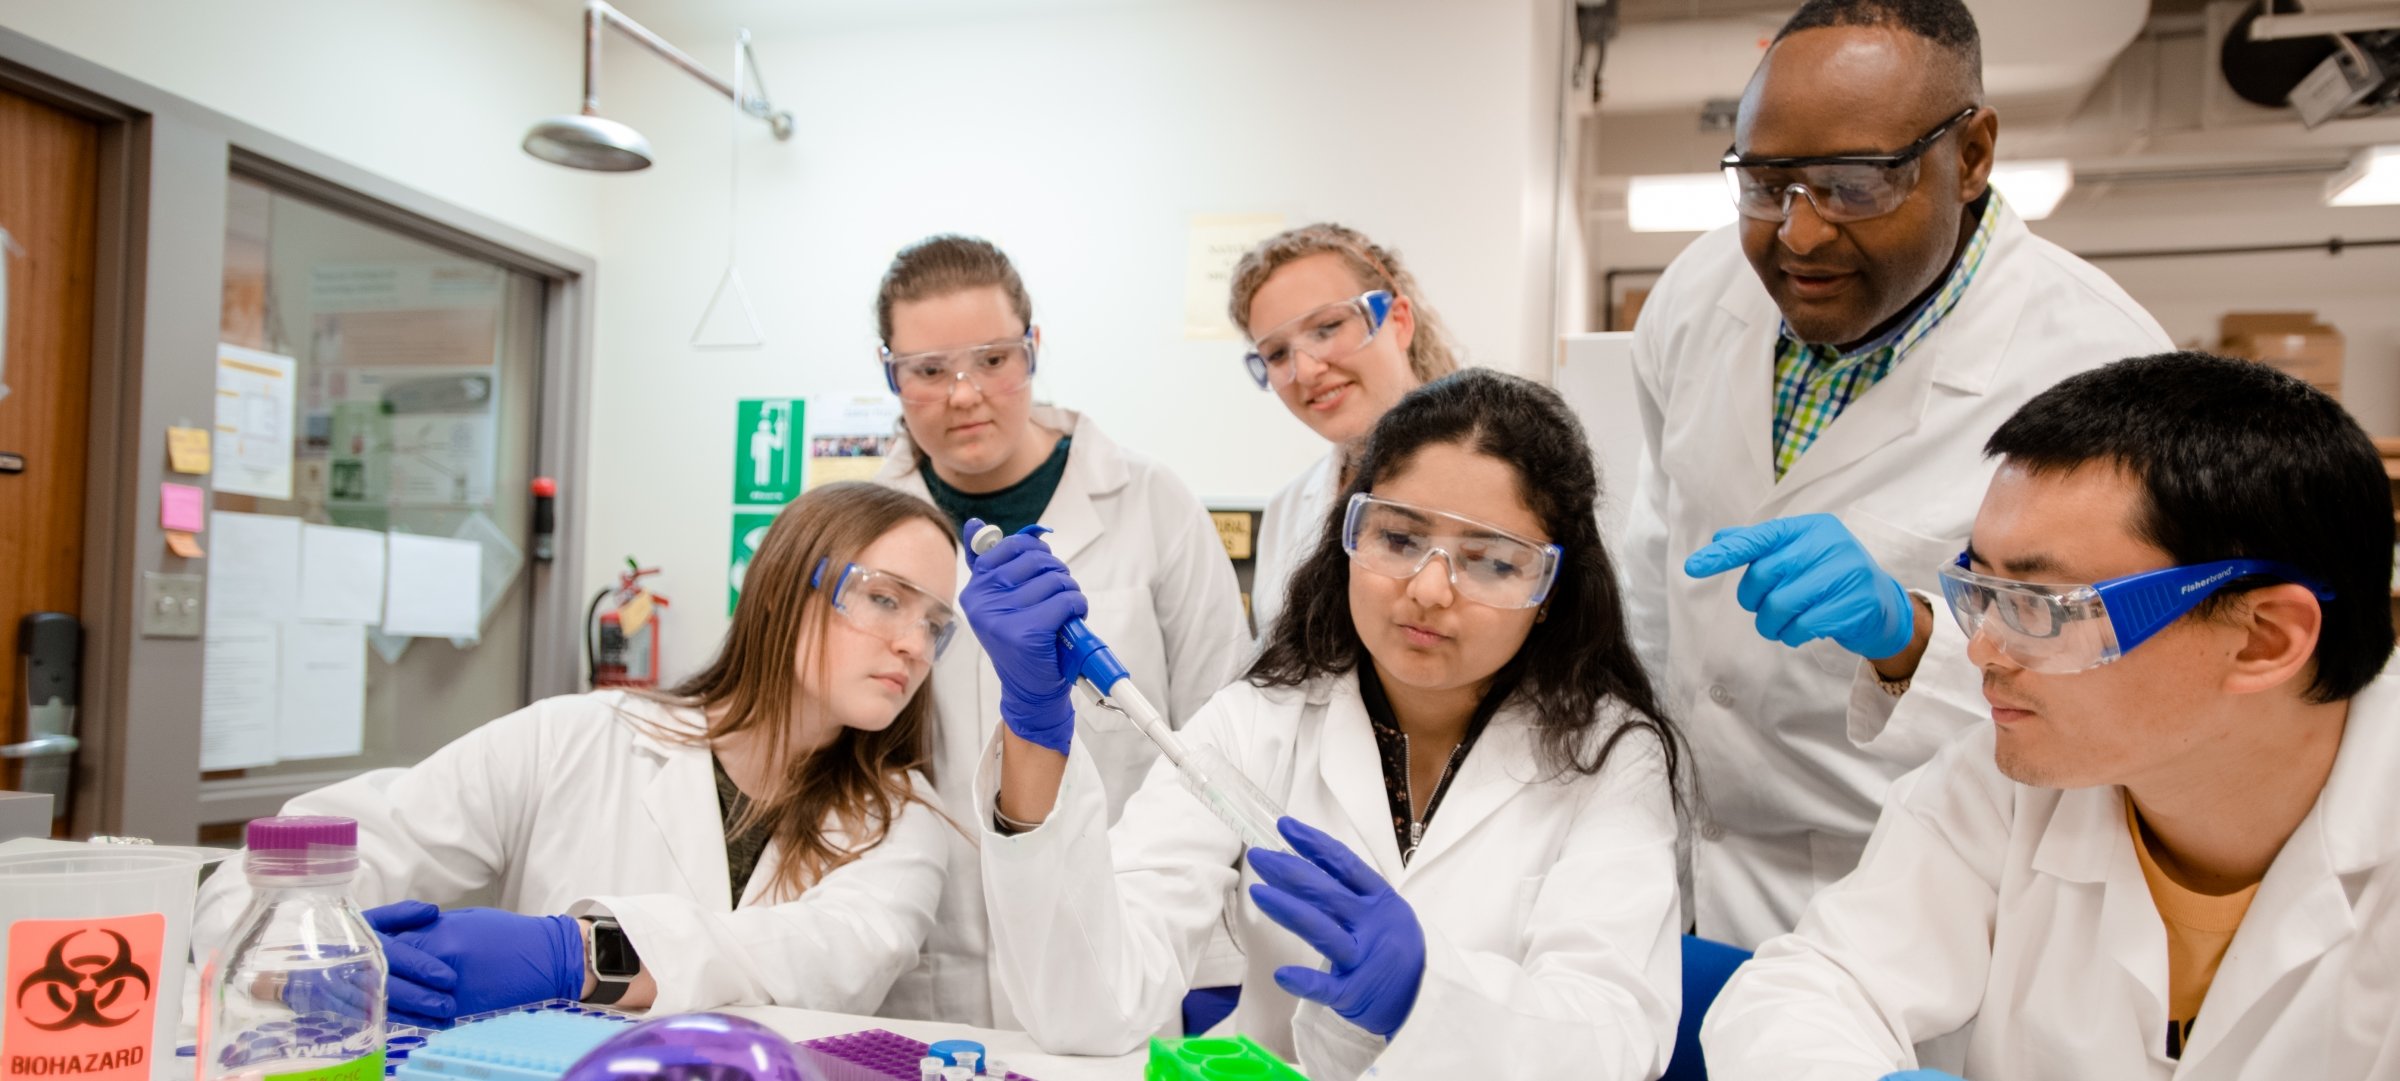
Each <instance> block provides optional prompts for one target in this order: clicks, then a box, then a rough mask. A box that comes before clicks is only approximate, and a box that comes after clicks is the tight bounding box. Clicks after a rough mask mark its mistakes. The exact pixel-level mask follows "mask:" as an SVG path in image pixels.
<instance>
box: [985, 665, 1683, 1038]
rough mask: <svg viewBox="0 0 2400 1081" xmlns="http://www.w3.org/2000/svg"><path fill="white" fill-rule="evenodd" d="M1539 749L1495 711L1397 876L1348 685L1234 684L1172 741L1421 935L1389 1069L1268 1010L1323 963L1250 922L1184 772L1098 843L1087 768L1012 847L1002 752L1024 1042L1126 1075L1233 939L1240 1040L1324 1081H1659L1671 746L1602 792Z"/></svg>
mask: <svg viewBox="0 0 2400 1081" xmlns="http://www.w3.org/2000/svg"><path fill="white" fill-rule="evenodd" d="M1613 717H1614V715H1613V713H1612V714H1611V716H1610V717H1607V718H1603V720H1602V721H1601V723H1600V726H1599V727H1600V730H1601V731H1600V733H1599V734H1605V732H1607V731H1613V730H1614V729H1613V727H1611V726H1612V725H1613V724H1614V720H1613ZM1535 735H1536V733H1535V730H1534V727H1533V724H1532V721H1531V717H1530V715H1529V714H1528V713H1527V712H1525V711H1524V710H1523V709H1522V708H1521V707H1517V706H1511V707H1509V708H1505V709H1503V710H1501V711H1500V712H1499V714H1498V715H1496V716H1495V717H1494V718H1493V720H1492V721H1491V722H1490V726H1489V727H1488V728H1486V729H1485V731H1484V733H1483V735H1482V736H1481V738H1480V739H1479V740H1478V741H1477V742H1476V744H1475V746H1474V748H1473V750H1471V751H1470V752H1469V753H1468V755H1467V757H1466V759H1465V760H1464V762H1463V763H1462V764H1461V765H1460V766H1459V769H1458V773H1457V775H1456V776H1455V777H1454V778H1453V779H1452V781H1451V787H1450V790H1449V792H1448V794H1447V795H1445V796H1444V797H1443V798H1442V806H1441V809H1440V811H1439V812H1438V813H1437V814H1435V815H1434V818H1433V822H1432V824H1431V825H1430V826H1429V827H1428V828H1427V829H1426V831H1425V838H1424V842H1423V844H1422V846H1421V847H1419V848H1418V849H1417V853H1416V856H1415V857H1414V858H1413V859H1412V860H1410V861H1409V864H1408V865H1407V866H1406V867H1403V866H1401V863H1400V849H1399V844H1398V842H1397V840H1396V839H1395V838H1394V837H1393V836H1392V816H1391V810H1390V804H1389V802H1388V800H1387V796H1386V792H1385V787H1384V779H1383V767H1382V761H1381V758H1380V757H1379V755H1378V754H1377V751H1376V745H1375V736H1374V733H1373V731H1372V729H1370V728H1369V727H1368V722H1367V711H1366V706H1365V704H1364V703H1363V702H1362V701H1361V700H1360V698H1359V692H1358V684H1357V681H1356V678H1355V677H1354V676H1351V675H1342V676H1329V677H1324V678H1320V679H1318V680H1315V681H1312V682H1311V683H1310V684H1308V685H1306V686H1303V687H1296V688H1273V689H1262V688H1258V687H1254V686H1252V685H1250V684H1249V683H1247V682H1244V683H1237V684H1234V685H1233V686H1230V687H1227V688H1226V689H1225V690H1224V691H1222V692H1221V693H1219V694H1218V695H1217V697H1216V698H1215V700H1213V701H1211V702H1210V703H1209V706H1208V708H1207V709H1205V710H1202V711H1201V713H1200V715H1199V716H1197V717H1195V718H1193V719H1192V723H1191V725H1190V726H1189V727H1187V728H1186V729H1185V730H1184V738H1185V739H1186V740H1187V741H1188V742H1190V743H1192V744H1194V745H1210V746H1215V747H1217V748H1218V749H1220V750H1221V751H1223V752H1224V753H1225V755H1226V757H1227V758H1228V759H1230V760H1231V761H1232V762H1233V763H1235V764H1236V765H1237V766H1239V767H1240V768H1241V769H1242V771H1243V772H1244V773H1245V774H1247V775H1248V776H1249V777H1250V778H1252V779H1253V780H1254V781H1256V782H1257V783H1258V785H1259V787H1260V788H1261V789H1262V790H1263V791H1264V792H1265V793H1266V794H1267V795H1268V796H1269V797H1271V798H1273V799H1274V800H1275V801H1276V802H1278V803H1280V804H1281V805H1282V806H1283V807H1284V808H1285V811H1286V813H1288V814H1290V815H1291V816H1292V817H1294V818H1297V819H1300V820H1302V821H1304V822H1307V823H1309V824H1311V825H1313V826H1316V827H1318V828H1320V829H1322V830H1324V831H1325V832H1326V833H1328V834H1330V835H1332V836H1333V837H1334V838H1335V839H1336V840H1339V841H1341V842H1342V843H1344V844H1346V845H1349V846H1350V847H1351V849H1352V850H1354V851H1356V852H1358V853H1360V854H1361V855H1362V856H1363V857H1364V858H1365V859H1366V861H1367V862H1368V863H1369V864H1371V865H1372V866H1373V867H1374V868H1375V870H1376V872H1377V873H1378V874H1381V875H1382V876H1383V877H1384V879H1385V880H1386V881H1388V882H1390V883H1392V885H1393V886H1394V887H1395V888H1397V889H1398V890H1399V891H1400V894H1401V896H1402V897H1404V898H1406V899H1407V901H1408V903H1409V905H1410V907H1412V908H1413V909H1415V911H1416V915H1417V919H1418V921H1419V922H1420V923H1421V924H1422V926H1423V927H1424V930H1425V942H1426V968H1425V975H1424V982H1423V985H1422V987H1421V989H1420V990H1419V991H1418V994H1417V1001H1416V1005H1415V1006H1414V1008H1413V1009H1412V1011H1411V1013H1410V1015H1409V1019H1408V1021H1407V1023H1406V1024H1405V1025H1403V1026H1402V1028H1401V1030H1400V1032H1399V1034H1398V1036H1397V1038H1395V1039H1394V1040H1392V1041H1391V1043H1390V1044H1389V1046H1388V1048H1387V1046H1386V1045H1385V1042H1384V1040H1383V1038H1382V1037H1380V1036H1373V1035H1370V1034H1368V1033H1366V1032H1365V1031H1363V1030H1361V1029H1359V1028H1358V1027H1357V1026H1355V1025H1352V1024H1351V1023H1350V1022H1348V1021H1345V1020H1343V1019H1342V1018H1341V1017H1340V1016H1339V1015H1336V1014H1334V1013H1333V1012H1332V1011H1330V1010H1327V1009H1325V1008H1324V1007H1322V1006H1318V1005H1316V1004H1313V1003H1303V1002H1302V1001H1301V1000H1299V999H1296V998H1294V997H1293V996H1292V995H1290V994H1288V993H1286V992H1285V991H1284V990H1283V989H1282V988H1280V987H1278V986H1276V985H1275V981H1274V978H1273V976H1274V971H1275V969H1276V968H1278V967H1280V966H1283V965H1299V966H1301V967H1304V968H1316V967H1321V966H1322V965H1323V963H1324V958H1323V957H1322V956H1321V955H1320V954H1318V953H1317V952H1316V950H1315V949H1313V948H1312V947H1310V946H1309V945H1308V944H1307V943H1305V942H1303V941H1301V940H1300V939H1299V938H1298V937H1296V936H1294V935H1292V934H1291V933H1290V932H1288V931H1285V930H1284V929H1283V928H1282V927H1281V926H1279V925H1277V924H1276V923H1275V922H1274V921H1272V920H1270V919H1268V918H1267V917H1266V916H1265V915H1263V914H1262V913H1260V912H1259V910H1258V909H1257V907H1256V906H1255V905H1254V904H1253V903H1251V902H1250V901H1249V900H1248V897H1249V893H1248V890H1249V886H1250V884H1251V883H1253V882H1256V881H1258V879H1257V877H1256V876H1255V875H1254V874H1252V873H1251V871H1250V869H1249V867H1248V864H1247V862H1246V861H1244V859H1243V858H1242V852H1243V849H1242V845H1241V841H1240V839H1239V838H1238V837H1237V836H1236V835H1235V834H1234V833H1233V831H1232V830H1230V829H1228V828H1226V827H1225V826H1224V825H1223V824H1222V823H1220V822H1219V821H1218V820H1217V819H1216V818H1215V817H1214V816H1212V815H1211V814H1210V813H1209V812H1208V810H1207V809H1206V808H1205V807H1204V806H1203V805H1202V804H1201V803H1200V802H1199V800H1198V799H1197V798H1195V797H1194V796H1193V795H1192V794H1191V792H1190V791H1189V790H1188V789H1186V788H1185V787H1184V786H1183V784H1182V782H1181V779H1180V777H1179V775H1178V774H1177V773H1176V772H1175V770H1174V767H1173V766H1172V765H1171V764H1169V763H1166V762H1160V763H1158V765H1157V766H1156V767H1154V768H1153V770H1152V771H1151V774H1150V776H1149V778H1148V780H1147V781H1146V782H1144V784H1143V786H1142V789H1141V791H1140V792H1139V793H1137V794H1136V795H1135V796H1134V798H1133V801H1132V802H1131V803H1129V804H1127V805H1126V807H1125V814H1124V817H1123V819H1122V820H1120V821H1119V822H1118V823H1117V825H1116V827H1115V828H1114V829H1104V826H1105V822H1104V817H1103V813H1102V812H1103V810H1104V808H1103V806H1102V803H1101V798H1100V793H1099V792H1098V791H1097V789H1098V787H1099V784H1098V781H1099V777H1098V771H1097V770H1095V769H1094V768H1093V763H1092V760H1091V756H1090V755H1089V754H1088V753H1087V752H1086V751H1085V749H1084V747H1083V745H1082V744H1081V743H1080V742H1078V743H1077V744H1076V745H1075V746H1074V748H1073V749H1072V750H1071V751H1070V753H1069V754H1068V756H1067V775H1066V780H1065V783H1064V784H1063V785H1061V787H1060V789H1059V798H1058V804H1057V807H1056V809H1055V810H1054V811H1053V812H1052V814H1051V816H1050V818H1049V819H1048V820H1046V821H1045V822H1044V823H1043V824H1042V826H1041V827H1040V828H1038V829H1035V830H1032V831H1029V832H1027V833H1024V834H1021V835H1018V836H1014V837H1004V836H1001V835H1000V834H998V833H996V832H993V831H992V828H991V822H992V820H991V816H990V810H991V808H993V807H994V806H995V804H994V803H993V802H992V799H993V794H994V792H995V791H996V789H997V785H998V777H999V762H998V747H997V743H996V742H995V745H994V748H993V751H992V753H991V756H990V757H989V758H988V759H987V760H986V763H985V772H984V775H983V776H982V778H981V779H980V781H979V783H978V786H977V796H978V799H979V801H980V803H979V806H981V807H983V808H984V809H985V814H984V815H983V816H982V817H981V818H980V819H979V821H980V822H981V824H982V826H983V828H984V831H985V835H984V838H983V861H984V875H985V878H984V889H985V892H986V894H987V896H988V899H989V901H990V903H991V906H992V918H993V926H994V927H995V929H996V930H995V935H996V938H995V942H994V958H993V963H994V965H995V967H996V968H997V969H998V970H999V972H1000V975H1001V980H1002V982H1003V983H1004V984H1005V985H1006V986H1007V987H1008V988H1009V991H1010V994H1011V995H1012V996H1013V997H1014V998H1015V1000H1016V1002H1017V1003H1018V1014H1019V1018H1020V1020H1021V1021H1022V1022H1023V1023H1024V1025H1025V1028H1026V1030H1027V1031H1028V1032H1030V1033H1032V1035H1033V1038H1034V1040H1035V1041H1036V1042H1037V1043H1039V1044H1041V1045H1042V1047H1043V1049H1045V1050H1048V1051H1051V1052H1054V1053H1071V1054H1120V1053H1123V1052H1126V1051H1130V1050H1133V1049H1134V1048H1136V1047H1139V1046H1140V1045H1141V1042H1142V1041H1143V1040H1144V1039H1145V1038H1147V1037H1149V1036H1151V1035H1153V1034H1156V1033H1158V1032H1159V1031H1160V1029H1161V1028H1162V1027H1166V1026H1169V1025H1171V1024H1172V1019H1173V1017H1174V1011H1175V1006H1176V1003H1177V1002H1178V1001H1179V1000H1180V999H1181V997H1182V995H1183V993H1184V991H1185V989H1186V988H1188V987H1190V986H1191V975H1192V971H1193V966H1194V965H1195V963H1196V962H1197V960H1198V957H1199V953H1200V951H1201V949H1202V946H1203V940H1204V939H1206V938H1207V936H1208V935H1209V933H1210V932H1211V930H1212V929H1213V928H1215V927H1217V926H1219V925H1220V924H1221V923H1223V922H1225V921H1227V920H1228V919H1230V921H1231V923H1232V925H1233V934H1234V938H1235V940H1236V941H1237V942H1239V943H1240V944H1241V946H1242V950H1243V953H1244V954H1245V955H1246V961H1247V969H1248V970H1247V972H1246V974H1245V975H1244V978H1243V980H1242V996H1241V1003H1240V1005H1239V1006H1238V1007H1236V1009H1235V1013H1234V1017H1233V1021H1234V1028H1235V1030H1236V1031H1239V1032H1241V1033H1243V1034H1245V1035H1247V1036H1250V1037H1251V1038H1253V1039H1256V1040H1257V1041H1259V1043H1260V1044H1262V1045H1263V1046H1265V1047H1267V1048H1269V1049H1270V1050H1273V1051H1275V1052H1276V1053H1277V1054H1279V1055H1281V1056H1283V1057H1285V1058H1286V1059H1287V1060H1296V1061H1297V1063H1298V1066H1299V1069H1300V1070H1301V1072H1303V1073H1305V1074H1307V1075H1308V1076H1309V1077H1312V1078H1316V1079H1317V1081H1350V1079H1351V1078H1354V1077H1358V1076H1360V1075H1361V1074H1362V1073H1364V1072H1365V1071H1367V1070H1368V1068H1369V1067H1370V1066H1372V1067H1373V1069H1374V1071H1375V1076H1377V1077H1380V1078H1429V1079H1430V1078H1440V1079H1451V1078H1466V1077H1494V1076H1509V1077H1573V1078H1578V1079H1583V1081H1614V1079H1624V1081H1635V1079H1644V1078H1654V1077H1657V1076H1658V1074H1659V1072H1660V1071H1662V1070H1664V1069H1665V1068H1666V1062H1667V1056H1668V1055H1669V1053H1670V1052H1671V1050H1672V1048H1673V1045H1674V1040H1675V1019H1676V1016H1677V1011H1678V1008H1679V1005H1680V1003H1681V1001H1682V985H1681V954H1680V952H1679V951H1680V943H1679V940H1678V936H1677V934H1676V930H1677V908H1676V897H1675V853H1674V839H1675V821H1674V811H1673V809H1672V806H1671V797H1670V795H1669V788H1668V781H1667V776H1666V772H1665V769H1664V767H1663V766H1662V764H1661V758H1660V756H1659V754H1658V753H1657V744H1656V742H1655V741H1653V740H1651V739H1649V738H1647V737H1646V736H1644V735H1643V734H1641V733H1631V734H1628V735H1627V736H1626V737H1625V739H1624V741H1623V742H1622V743H1620V744H1619V745H1618V746H1617V748H1616V752H1615V754H1614V755H1613V756H1612V757H1611V759H1610V761H1609V763H1608V766H1607V768H1606V769H1605V770H1603V771H1602V772H1601V773H1599V774H1597V775H1592V776H1585V775H1581V774H1573V773H1570V774H1567V775H1566V776H1565V777H1563V778H1548V775H1547V773H1546V771H1545V770H1544V769H1543V767H1542V765H1541V764H1540V762H1539V760H1538V759H1537V758H1536V757H1535V749H1536V748H1535ZM1595 738H1597V736H1595ZM1237 890H1239V891H1240V892H1238V893H1237V892H1235V891H1237ZM1228 909H1230V912H1229V911H1228Z"/></svg>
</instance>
